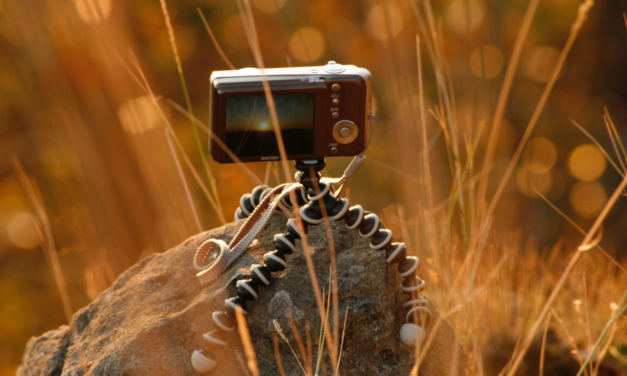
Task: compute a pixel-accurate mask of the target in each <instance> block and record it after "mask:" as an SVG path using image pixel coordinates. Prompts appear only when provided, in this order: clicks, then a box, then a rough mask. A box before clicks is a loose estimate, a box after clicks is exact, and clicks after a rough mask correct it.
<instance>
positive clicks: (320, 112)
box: [209, 61, 372, 163]
mask: <svg viewBox="0 0 627 376" xmlns="http://www.w3.org/2000/svg"><path fill="white" fill-rule="evenodd" d="M264 73H265V75H266V78H267V80H268V84H269V86H270V91H271V93H272V97H273V99H274V102H275V108H276V113H277V116H278V122H279V127H280V129H281V135H282V138H283V143H284V145H285V151H286V153H287V159H289V160H295V159H320V158H325V157H328V156H353V155H357V154H359V153H361V152H362V151H363V150H364V148H365V147H366V142H367V140H368V139H369V136H370V134H369V132H370V127H369V126H366V125H367V124H368V114H370V112H371V111H372V109H371V106H372V99H371V98H372V82H371V77H370V72H369V71H368V70H367V69H364V68H358V67H356V66H354V65H342V64H337V63H335V62H334V61H330V62H329V63H328V64H327V65H325V66H319V67H300V68H277V69H265V70H264ZM262 84H263V82H262V76H261V71H260V70H259V69H256V68H244V69H240V70H229V71H215V72H213V73H212V74H211V78H210V85H211V93H210V115H209V123H210V127H211V131H212V132H213V133H214V135H215V137H216V138H217V139H219V140H220V141H222V142H221V143H222V144H223V145H225V146H226V147H227V148H229V149H230V150H231V151H232V152H233V153H234V154H235V155H236V156H237V158H238V159H240V160H241V161H242V162H257V161H275V160H279V158H280V156H279V146H278V143H277V138H276V136H275V133H274V128H273V125H272V121H271V118H270V111H269V109H268V104H267V101H266V95H265V93H264V89H263V86H262ZM209 148H210V150H211V156H212V157H213V159H214V160H215V161H216V162H219V163H231V162H234V161H233V159H232V158H230V157H229V155H228V154H227V153H226V152H225V151H224V149H223V147H221V146H220V143H219V142H218V141H216V140H214V139H213V138H210V141H209Z"/></svg>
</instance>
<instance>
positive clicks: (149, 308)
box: [17, 214, 464, 376]
mask: <svg viewBox="0 0 627 376" xmlns="http://www.w3.org/2000/svg"><path fill="white" fill-rule="evenodd" d="M241 223H242V222H234V223H230V224H228V225H225V226H223V227H220V228H217V229H214V230H211V231H208V232H206V233H202V234H199V235H196V236H194V237H192V238H190V239H188V240H187V241H186V242H184V243H183V244H181V245H179V246H177V247H175V248H173V249H171V250H169V251H167V252H165V253H159V254H155V255H152V256H150V257H148V258H146V259H144V260H142V261H140V262H139V263H137V264H136V265H134V266H133V267H131V268H130V269H129V270H127V271H126V272H124V273H123V274H122V275H120V276H119V278H118V279H117V281H116V282H115V283H114V284H113V286H111V287H110V288H109V289H108V290H106V291H105V292H103V293H102V294H101V295H100V296H99V297H98V298H97V299H96V300H95V301H94V302H93V303H91V304H90V305H89V306H87V307H85V308H83V309H81V310H80V311H79V312H77V313H76V314H75V315H74V317H73V319H72V322H71V324H70V327H67V326H63V327H61V328H60V329H58V330H56V331H52V332H48V333H46V334H44V335H43V336H41V337H37V338H32V339H31V340H30V341H29V342H28V345H27V347H26V351H25V354H24V357H23V359H22V364H21V366H20V368H19V370H18V373H17V375H19V376H22V375H24V376H26V375H64V376H79V375H87V374H89V375H195V374H196V373H195V372H194V371H193V369H192V367H191V363H190V357H191V354H192V352H193V351H194V350H195V349H200V348H202V345H203V343H202V342H203V340H202V335H203V334H204V333H206V332H208V331H210V330H211V329H212V325H213V324H212V322H211V313H212V312H213V311H214V310H223V309H224V299H226V298H228V297H230V296H233V294H234V289H235V283H236V281H237V280H238V279H241V278H243V275H246V274H248V273H249V272H250V271H249V268H250V266H251V265H252V264H253V263H255V262H257V263H259V262H260V260H261V258H262V255H263V254H264V253H265V252H268V251H270V250H273V248H274V244H273V235H274V234H277V233H284V232H286V217H285V216H283V215H282V214H277V215H274V216H273V217H272V219H271V220H270V222H269V224H268V226H267V227H266V229H264V231H262V233H261V234H260V236H259V237H258V241H255V242H253V244H252V245H251V246H250V247H249V249H248V252H247V253H246V254H245V255H244V256H242V257H241V258H240V259H239V260H238V261H237V262H236V263H235V264H234V265H233V266H232V267H231V268H230V269H229V270H228V271H227V272H226V273H225V274H224V275H222V276H220V277H219V278H218V279H217V280H215V281H214V282H213V283H212V284H211V285H209V286H207V287H205V288H203V287H201V285H200V283H199V282H198V280H197V278H196V276H195V269H194V268H193V265H192V258H193V255H194V251H195V249H196V247H197V246H198V245H200V244H201V243H202V242H203V241H204V240H206V239H208V238H218V239H223V240H225V241H227V242H228V241H230V239H231V238H232V237H233V236H234V235H235V233H236V231H237V229H238V227H239V226H240V225H241ZM332 230H333V236H334V244H335V248H336V250H337V255H338V256H337V264H338V288H339V301H340V303H339V305H340V313H341V314H340V323H343V322H344V320H345V313H346V312H348V317H347V318H346V323H347V324H346V331H345V336H344V345H343V351H342V356H341V363H340V373H341V374H342V375H408V374H409V372H410V370H411V367H412V365H413V362H414V357H413V351H412V350H411V349H408V348H406V347H404V346H403V345H402V344H401V341H400V335H399V330H400V328H401V325H402V324H403V323H404V320H403V317H402V316H403V312H402V309H401V307H402V304H403V302H404V301H405V297H404V295H403V294H402V293H401V291H400V289H399V285H400V282H401V280H400V278H399V277H398V275H397V273H396V267H395V266H388V265H387V264H386V262H385V252H383V251H373V250H371V249H370V248H369V246H368V242H367V240H366V239H363V238H361V237H360V236H359V235H358V233H357V232H356V231H351V230H348V229H346V227H345V226H344V225H343V224H342V223H334V224H333V225H332ZM308 239H309V242H310V245H311V246H312V247H313V249H314V250H315V252H314V253H312V256H313V260H314V263H315V269H316V275H317V277H318V281H319V283H320V286H326V290H327V291H328V284H329V268H330V257H329V255H330V252H329V250H328V249H329V244H328V239H327V232H326V229H325V228H324V225H319V226H312V227H310V228H309V236H308ZM272 279H273V283H272V285H271V286H269V287H265V288H260V290H259V299H257V300H255V301H253V302H249V303H248V305H247V310H248V316H247V319H248V325H249V330H250V335H251V338H252V342H253V344H254V349H255V352H256V357H257V363H258V367H259V373H260V375H278V374H279V371H278V367H277V362H276V358H275V352H274V346H273V339H272V336H273V333H275V328H274V325H273V320H274V319H276V320H277V322H278V324H279V325H280V326H281V328H282V331H283V333H285V335H286V336H287V338H288V340H289V341H290V343H291V345H292V347H293V348H294V350H295V352H296V354H298V358H299V360H300V361H301V362H302V359H301V355H300V351H299V347H298V345H297V340H296V338H295V336H294V335H293V334H292V330H291V328H290V325H289V322H288V320H287V316H288V315H291V317H292V318H293V320H294V322H295V325H296V327H297V329H298V332H299V335H300V337H301V338H302V341H303V342H304V346H305V348H308V345H309V346H311V348H312V349H313V358H314V361H313V368H314V370H315V367H316V359H317V358H316V357H317V348H318V342H319V333H320V318H319V315H318V309H317V306H316V301H315V297H314V294H313V288H312V286H311V280H310V278H309V273H308V269H307V265H306V259H305V257H304V255H303V251H302V248H301V246H300V242H298V246H297V251H296V252H294V254H292V255H291V256H289V257H288V268H287V269H286V270H285V271H283V272H280V273H274V274H273V275H272ZM427 292H428V288H427ZM431 310H432V312H433V320H432V321H431V325H430V326H429V327H428V328H426V329H427V335H429V333H430V332H431V331H432V330H433V328H432V326H433V323H434V322H435V321H436V320H437V317H438V316H437V311H436V309H435V307H433V306H432V307H431ZM340 325H342V324H340ZM340 328H341V327H340ZM308 329H309V334H308V333H307V330H308ZM307 338H310V342H311V343H308V342H307ZM227 341H228V343H229V346H227V348H225V349H224V350H220V351H218V352H216V353H215V358H216V359H215V360H217V361H218V362H219V363H218V366H217V368H216V369H215V370H214V371H213V372H212V373H211V375H216V376H226V375H229V376H233V375H248V372H247V371H246V370H245V367H246V366H245V364H246V357H245V355H244V351H243V348H242V345H241V340H240V338H239V336H238V331H237V330H234V331H233V332H230V333H228V334H227ZM455 350H458V351H455ZM279 351H280V356H281V360H282V364H283V367H284V369H285V372H286V374H287V375H289V376H291V375H299V374H303V372H302V370H301V368H300V366H299V364H298V362H297V359H296V358H295V356H294V355H293V353H292V351H291V350H290V348H289V346H288V345H287V344H286V343H285V341H283V340H280V345H279ZM456 354H457V356H456ZM327 355H328V354H326V352H325V357H323V362H322V364H323V367H327V368H326V371H327V373H328V374H329V375H330V374H332V373H331V367H330V365H329V360H328V357H327ZM463 363H464V356H463V354H461V350H460V347H459V344H458V343H457V340H456V339H455V336H454V332H453V330H452V328H451V327H450V325H449V324H448V323H447V322H446V321H442V324H441V325H440V327H439V329H438V332H437V333H436V336H435V340H434V341H433V343H432V345H431V347H430V348H429V349H428V353H427V354H426V356H425V359H424V361H423V363H422V365H421V368H420V374H421V375H423V376H430V375H449V374H455V370H453V371H451V369H452V368H456V372H457V373H456V374H457V375H460V376H461V375H463V374H464V371H463ZM320 374H325V372H324V371H322V372H320Z"/></svg>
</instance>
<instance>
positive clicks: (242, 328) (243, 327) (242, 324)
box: [235, 309, 259, 376]
mask: <svg viewBox="0 0 627 376" xmlns="http://www.w3.org/2000/svg"><path fill="white" fill-rule="evenodd" d="M235 319H236V320H237V331H238V332H239V336H240V339H241V340H242V345H243V346H244V354H246V365H247V366H248V370H249V371H250V372H251V373H252V374H253V376H259V367H258V366H257V355H256V354H255V349H254V347H253V343H252V341H251V339H250V333H249V332H248V323H247V322H246V317H244V313H242V311H241V310H239V309H236V310H235Z"/></svg>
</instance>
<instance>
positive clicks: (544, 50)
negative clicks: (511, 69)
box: [526, 46, 560, 82]
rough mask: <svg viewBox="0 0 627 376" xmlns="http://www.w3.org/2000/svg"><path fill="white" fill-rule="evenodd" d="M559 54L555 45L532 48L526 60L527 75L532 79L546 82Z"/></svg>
mask: <svg viewBox="0 0 627 376" xmlns="http://www.w3.org/2000/svg"><path fill="white" fill-rule="evenodd" d="M559 56H560V51H559V50H558V49H557V48H555V47H551V46H543V47H536V48H534V49H533V50H532V51H531V53H530V54H529V58H528V60H527V67H526V72H527V76H529V78H531V79H532V80H534V81H538V82H547V81H548V80H549V79H550V78H551V75H552V74H553V71H554V70H555V66H556V65H557V60H558V59H559Z"/></svg>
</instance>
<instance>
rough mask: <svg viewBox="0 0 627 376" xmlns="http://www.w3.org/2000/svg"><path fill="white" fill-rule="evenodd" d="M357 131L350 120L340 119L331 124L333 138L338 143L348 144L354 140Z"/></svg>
mask: <svg viewBox="0 0 627 376" xmlns="http://www.w3.org/2000/svg"><path fill="white" fill-rule="evenodd" d="M358 133H359V131H358V130H357V126H356V125H355V123H353V122H352V121H350V120H341V121H338V122H337V123H335V125H334V126H333V138H334V139H335V141H337V142H339V143H340V144H350V143H351V142H353V141H355V139H356V138H357V135H358Z"/></svg>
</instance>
